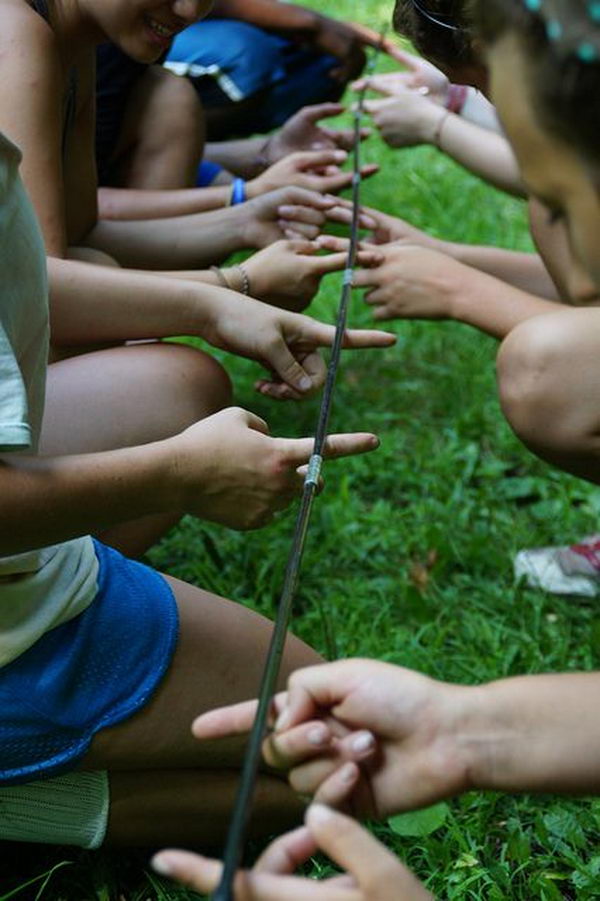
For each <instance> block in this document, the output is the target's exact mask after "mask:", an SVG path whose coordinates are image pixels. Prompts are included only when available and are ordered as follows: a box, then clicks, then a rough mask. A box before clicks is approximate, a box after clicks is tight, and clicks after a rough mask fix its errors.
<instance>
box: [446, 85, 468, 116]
mask: <svg viewBox="0 0 600 901" xmlns="http://www.w3.org/2000/svg"><path fill="white" fill-rule="evenodd" d="M468 95H469V88H468V87H467V85H466V84H451V85H450V86H449V87H448V96H447V97H446V103H445V104H444V106H445V107H446V109H447V110H448V111H449V112H451V113H456V115H457V116H460V114H461V112H462V108H463V106H464V105H465V103H466V102H467V97H468Z"/></svg>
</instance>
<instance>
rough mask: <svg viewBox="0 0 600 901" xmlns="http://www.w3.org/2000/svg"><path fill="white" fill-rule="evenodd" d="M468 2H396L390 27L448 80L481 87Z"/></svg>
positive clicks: (481, 68)
mask: <svg viewBox="0 0 600 901" xmlns="http://www.w3.org/2000/svg"><path fill="white" fill-rule="evenodd" d="M472 24H473V21H472V11H471V9H470V6H469V3H468V0H396V6H395V8H394V28H395V29H396V31H397V32H399V33H400V34H403V35H405V36H406V37H407V38H409V40H410V41H411V42H412V43H413V44H414V46H415V47H416V48H417V50H418V51H419V53H421V54H422V55H423V56H425V57H426V58H427V59H429V60H431V61H432V62H433V63H435V65H436V66H439V68H440V69H443V71H444V72H446V73H447V74H448V75H449V76H450V78H451V79H452V81H456V82H461V83H464V84H467V83H471V82H472V83H475V84H478V85H479V84H481V80H482V75H483V67H482V65H481V63H480V61H479V56H478V53H477V48H476V46H474V44H473V40H472V34H473V32H472Z"/></svg>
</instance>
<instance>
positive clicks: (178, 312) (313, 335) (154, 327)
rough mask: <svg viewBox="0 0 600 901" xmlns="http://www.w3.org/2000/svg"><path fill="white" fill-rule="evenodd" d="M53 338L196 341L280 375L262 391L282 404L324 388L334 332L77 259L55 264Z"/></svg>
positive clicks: (387, 339)
mask: <svg viewBox="0 0 600 901" xmlns="http://www.w3.org/2000/svg"><path fill="white" fill-rule="evenodd" d="M49 275H50V289H51V303H50V311H51V334H52V340H53V342H54V344H56V345H58V346H67V347H70V346H72V345H78V344H83V345H85V344H90V343H103V342H111V341H123V340H127V339H134V338H161V337H167V336H170V335H184V334H188V335H196V336H199V337H202V338H204V339H205V340H206V341H208V342H209V343H210V344H212V345H213V346H215V347H219V348H221V349H224V350H227V351H229V352H231V353H235V354H239V355H240V356H244V357H248V358H250V359H252V360H256V361H257V362H258V363H260V364H261V365H263V366H264V367H265V369H266V370H267V371H268V372H269V373H273V376H272V378H271V379H270V380H268V381H261V382H260V385H259V390H260V391H261V392H262V393H263V394H271V395H272V396H274V397H276V398H278V399H280V398H287V397H294V398H297V397H301V396H303V395H305V394H307V393H309V392H310V391H314V390H315V389H317V388H318V387H320V386H321V385H322V384H323V381H324V378H325V364H324V362H323V360H322V358H321V356H320V354H319V353H318V348H319V347H323V346H329V345H331V343H332V341H333V336H334V333H335V329H334V328H333V326H330V325H325V324H323V323H320V322H316V321H315V320H314V319H310V318H309V317H307V316H302V315H299V314H297V313H291V312H288V311H287V310H278V309H275V308H273V307H271V306H268V305H267V304H263V303H260V302H259V301H257V300H253V299H252V298H250V297H243V296H242V295H240V294H237V293H235V292H233V291H228V290H226V289H224V288H216V287H213V286H212V285H206V284H202V283H200V282H194V281H186V280H184V279H174V278H167V277H164V276H157V275H150V274H148V273H145V272H131V271H129V270H126V271H123V270H121V269H118V268H113V267H106V266H94V265H92V264H90V263H80V262H75V261H72V260H57V259H51V260H50V261H49ZM344 343H345V346H346V347H370V346H380V347H385V346H389V345H390V344H393V343H394V336H393V335H388V334H386V333H385V332H373V331H356V330H349V331H348V332H347V333H346V339H345V342H344Z"/></svg>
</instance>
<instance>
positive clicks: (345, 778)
mask: <svg viewBox="0 0 600 901" xmlns="http://www.w3.org/2000/svg"><path fill="white" fill-rule="evenodd" d="M339 776H340V779H341V781H342V782H354V780H355V779H356V767H355V766H354V764H353V763H347V764H346V765H345V766H343V767H342V768H341V770H340V773H339Z"/></svg>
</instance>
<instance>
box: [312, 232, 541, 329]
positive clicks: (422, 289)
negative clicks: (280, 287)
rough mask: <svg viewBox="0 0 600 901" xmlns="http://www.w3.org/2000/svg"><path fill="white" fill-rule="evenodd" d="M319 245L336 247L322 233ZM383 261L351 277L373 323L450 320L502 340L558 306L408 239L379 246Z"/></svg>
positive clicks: (336, 240)
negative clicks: (521, 323) (366, 305)
mask: <svg viewBox="0 0 600 901" xmlns="http://www.w3.org/2000/svg"><path fill="white" fill-rule="evenodd" d="M318 243H319V244H320V245H321V246H323V247H326V248H327V249H330V250H333V249H340V248H341V247H342V246H343V244H344V242H343V241H342V240H340V239H339V238H332V237H331V236H329V235H324V236H322V237H321V238H319V239H318ZM378 250H379V251H380V253H381V255H382V261H381V262H379V263H377V262H373V263H372V265H371V266H370V268H368V269H364V268H359V269H357V270H356V271H355V273H354V278H353V284H354V286H355V287H356V288H366V289H367V290H366V292H365V298H364V299H365V303H367V304H369V305H370V306H372V307H373V316H374V318H375V319H376V320H379V321H383V320H387V319H454V320H456V321H457V322H464V323H465V324H466V325H471V326H473V327H474V328H477V329H479V330H480V331H483V332H486V333H487V334H489V335H493V336H494V337H496V338H504V337H505V336H506V335H507V334H508V332H510V331H511V330H512V329H513V328H514V327H515V326H516V325H518V324H519V323H520V322H524V321H525V320H526V319H530V318H532V317H533V316H539V315H541V314H543V313H548V312H555V311H556V309H557V304H556V303H554V302H553V301H550V300H545V299H544V298H541V297H537V296H535V295H533V294H530V293H528V292H527V291H523V290H521V289H519V288H516V287H514V286H513V285H509V284H507V283H505V282H503V281H501V280H500V279H499V278H495V277H494V276H491V275H488V274H487V273H486V272H480V271H479V270H477V269H474V268H472V267H471V266H467V265H465V264H464V263H460V262H458V261H457V260H455V259H453V258H452V257H450V256H448V255H446V254H444V253H442V252H440V251H438V250H432V249H431V248H429V247H419V246H417V245H413V244H410V243H409V242H408V241H406V242H404V241H401V242H396V243H393V244H382V245H378Z"/></svg>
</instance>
